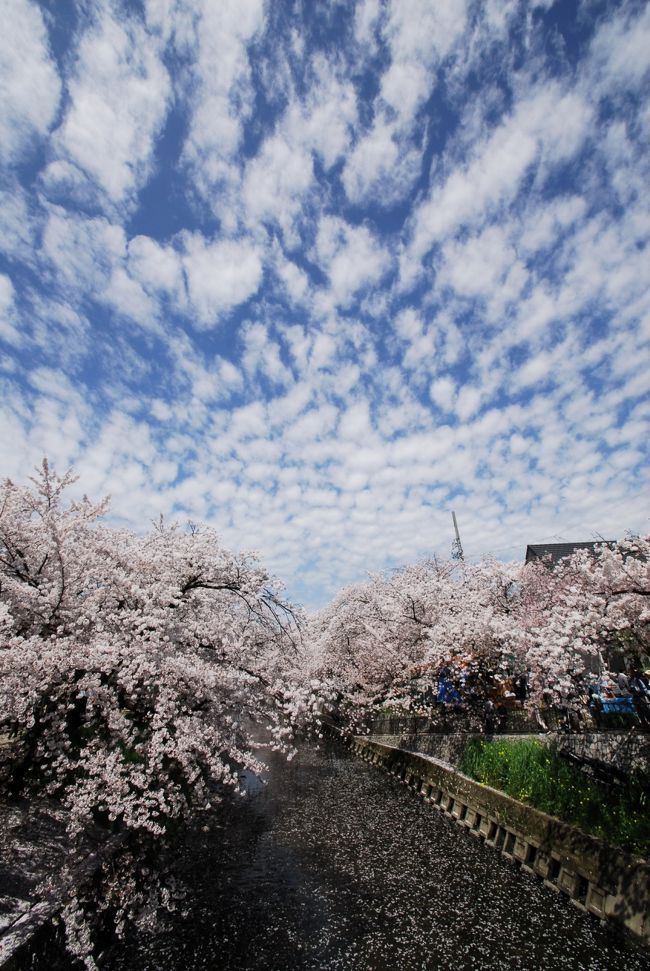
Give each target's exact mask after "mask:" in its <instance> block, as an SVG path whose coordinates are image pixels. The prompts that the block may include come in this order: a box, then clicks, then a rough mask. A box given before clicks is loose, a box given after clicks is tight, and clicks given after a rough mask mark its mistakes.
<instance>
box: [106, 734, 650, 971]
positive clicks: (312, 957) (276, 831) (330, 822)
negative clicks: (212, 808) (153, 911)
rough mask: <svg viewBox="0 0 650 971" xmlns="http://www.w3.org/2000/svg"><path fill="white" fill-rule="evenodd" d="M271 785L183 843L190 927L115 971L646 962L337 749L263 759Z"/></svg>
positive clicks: (139, 947) (179, 869)
mask: <svg viewBox="0 0 650 971" xmlns="http://www.w3.org/2000/svg"><path fill="white" fill-rule="evenodd" d="M268 761H270V771H269V774H268V782H267V785H266V786H260V785H259V783H256V782H255V781H252V782H251V785H250V793H249V797H248V798H247V799H246V800H245V801H244V802H243V804H242V802H239V803H238V804H237V805H235V806H233V807H232V809H229V810H228V811H227V816H226V818H225V819H224V818H219V817H215V819H214V823H213V826H212V827H211V828H210V829H209V831H208V832H205V831H204V829H203V828H202V827H198V828H197V829H196V830H194V831H193V832H191V833H190V834H188V837H187V838H186V840H185V841H184V843H183V845H182V846H181V847H179V848H178V851H177V853H176V856H175V859H174V860H173V861H172V862H173V869H174V870H175V872H176V873H177V874H178V875H179V876H180V877H181V879H183V880H184V881H185V883H186V884H187V888H188V899H187V901H186V910H187V913H186V914H185V916H181V915H179V916H175V917H172V918H171V919H169V920H168V922H167V923H166V924H165V925H164V927H163V928H162V929H161V930H159V931H158V932H156V933H155V934H153V935H147V934H144V933H141V934H140V935H139V936H138V937H137V938H135V939H132V940H130V941H128V942H127V943H126V944H125V945H124V946H122V947H120V948H119V949H114V950H113V951H112V952H111V953H110V954H108V955H106V961H105V965H106V966H107V967H110V968H111V969H112V971H113V969H115V971H136V969H137V971H154V969H155V971H160V969H162V968H165V969H166V971H193V969H210V971H214V969H242V971H243V969H246V971H249V969H250V971H252V969H259V971H262V969H264V971H292V969H305V971H306V969H314V971H315V969H331V971H335V969H337V971H338V969H341V971H343V969H354V971H396V969H400V971H411V969H413V971H415V969H418V971H422V969H434V968H450V969H452V968H453V969H459V971H462V969H479V968H480V969H500V968H504V969H505V968H508V969H509V968H526V969H528V968H535V969H548V971H551V969H553V971H555V969H562V968H566V969H571V971H580V969H594V971H595V969H599V971H606V969H607V971H615V969H617V968H621V969H623V968H625V969H626V971H636V969H642V968H643V969H647V968H648V967H649V966H650V962H649V961H648V956H647V954H644V953H642V952H641V951H640V950H638V949H637V948H635V947H633V946H631V945H629V944H628V943H626V942H623V941H622V940H618V939H617V938H616V937H615V936H614V933H613V932H612V930H611V929H609V928H605V927H602V926H601V925H600V924H599V923H598V921H597V920H596V919H595V918H593V917H591V916H589V915H587V914H584V913H582V912H580V911H578V910H576V909H575V908H574V907H572V906H571V904H570V903H569V902H568V901H567V900H566V898H565V897H563V896H561V895H559V894H554V893H553V892H552V891H550V890H548V889H546V888H545V887H543V886H541V885H540V884H539V883H538V881H537V880H536V879H535V878H534V877H532V876H530V875H528V874H526V873H523V872H521V871H519V870H516V869H515V868H514V867H513V866H512V864H510V863H509V862H508V861H506V860H505V859H503V858H501V857H500V856H498V855H497V854H495V853H494V852H493V851H492V850H491V849H489V848H488V847H485V846H484V845H483V844H482V843H481V842H479V841H478V840H476V839H474V838H473V837H471V836H469V835H466V834H465V833H464V832H463V831H462V830H460V829H459V827H458V826H457V825H456V824H455V823H453V822H452V821H450V820H449V819H447V818H445V817H444V816H443V815H442V814H440V813H437V812H435V811H434V810H432V808H431V807H430V806H429V805H427V804H424V803H422V802H421V801H419V800H418V799H416V798H414V796H413V795H412V794H411V793H410V792H408V791H407V790H406V789H405V787H403V786H401V785H400V784H399V783H398V782H397V781H396V780H395V779H393V778H391V777H389V776H386V775H385V774H383V773H379V772H378V771H377V770H376V769H374V768H372V767H370V766H368V765H366V764H365V763H364V762H362V761H359V760H358V759H356V758H355V757H354V756H353V755H352V754H350V753H349V752H348V751H347V750H345V749H344V748H343V747H342V746H338V745H335V744H334V743H328V744H327V745H326V746H324V747H323V748H321V749H320V750H317V749H315V748H313V747H308V746H305V747H303V748H301V750H300V751H299V753H298V755H297V756H296V758H295V759H294V760H293V761H292V762H290V763H288V762H286V761H285V760H284V759H282V757H281V756H277V755H271V756H270V758H269V759H268Z"/></svg>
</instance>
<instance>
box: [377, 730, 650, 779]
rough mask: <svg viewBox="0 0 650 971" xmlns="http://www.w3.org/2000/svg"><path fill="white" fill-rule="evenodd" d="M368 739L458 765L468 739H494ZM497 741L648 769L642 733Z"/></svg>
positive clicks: (419, 735) (421, 735)
mask: <svg viewBox="0 0 650 971" xmlns="http://www.w3.org/2000/svg"><path fill="white" fill-rule="evenodd" d="M369 737H370V738H372V739H374V740H375V741H378V742H383V743H384V744H385V745H393V746H395V747H396V748H403V749H407V750H408V751H410V752H422V753H423V754H424V755H433V756H434V757H435V758H438V759H442V760H443V761H444V762H450V763H451V764H452V765H459V764H460V760H461V758H462V755H463V751H464V749H465V745H466V744H467V742H468V741H469V740H470V739H481V740H485V738H486V737H488V738H491V737H493V736H485V735H472V734H468V733H465V732H456V733H453V734H448V735H443V734H440V733H437V732H436V733H429V732H402V733H393V734H378V733H375V734H373V735H372V736H369ZM494 738H495V739H496V740H498V741H502V740H507V741H512V742H520V741H523V740H524V739H535V740H536V741H539V742H542V744H543V745H552V744H553V745H556V746H557V748H558V749H559V750H560V751H564V752H570V753H571V754H572V755H577V756H581V757H582V758H589V759H598V760H599V761H601V762H604V763H606V764H607V765H611V766H614V767H615V768H617V769H621V770H622V771H623V772H632V771H635V770H643V771H646V772H647V771H649V770H650V735H649V734H647V733H644V732H593V733H585V734H580V735H577V734H576V735H573V734H571V735H568V734H564V733H556V732H548V733H545V734H539V735H533V734H530V735H522V734H516V735H495V736H494Z"/></svg>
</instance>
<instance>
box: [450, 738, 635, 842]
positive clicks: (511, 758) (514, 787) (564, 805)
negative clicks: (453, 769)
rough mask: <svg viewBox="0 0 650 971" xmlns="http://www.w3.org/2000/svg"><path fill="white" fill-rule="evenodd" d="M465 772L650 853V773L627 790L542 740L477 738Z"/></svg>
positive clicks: (469, 746) (470, 746)
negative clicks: (593, 774) (611, 784)
mask: <svg viewBox="0 0 650 971" xmlns="http://www.w3.org/2000/svg"><path fill="white" fill-rule="evenodd" d="M460 768H461V771H462V772H465V774H466V775H469V776H471V778H473V779H476V780H477V781H478V782H482V783H484V784H485V785H489V786H492V787H493V788H494V789H500V790H501V791H502V792H505V793H507V794H508V795H509V796H513V798H515V799H519V800H520V801H521V802H526V803H529V804H530V805H531V806H534V807H535V808H536V809H541V810H542V811H543V812H546V813H549V815H551V816H557V817H558V818H559V819H563V820H565V821H566V822H568V823H572V824H573V825H575V826H578V827H580V829H582V830H584V831H585V832H589V833H593V834H594V835H595V836H599V837H600V838H602V839H605V840H607V842H609V843H613V844H615V845H617V846H621V847H623V848H624V849H627V850H629V851H631V852H633V853H638V854H640V855H641V856H647V855H648V854H649V853H650V816H649V814H648V803H649V802H650V799H649V796H650V777H648V776H647V775H645V776H642V775H639V776H637V777H634V778H633V779H632V780H631V785H630V786H629V787H628V788H627V789H626V790H625V791H618V790H610V789H609V788H607V787H605V786H603V785H601V784H599V783H598V782H595V781H593V780H592V779H590V778H589V777H588V776H586V775H585V774H584V773H583V772H582V771H581V770H580V769H578V768H576V767H575V766H573V765H570V764H569V763H568V762H566V761H565V760H564V759H563V758H562V757H561V756H560V755H559V754H558V753H557V752H556V751H554V750H553V749H552V748H548V747H547V746H545V745H543V744H542V743H541V742H537V741H521V742H506V741H505V740H504V741H496V740H495V741H482V740H478V739H476V740H472V741H470V742H469V743H468V744H467V746H466V747H465V752H464V754H463V759H462V762H461V766H460Z"/></svg>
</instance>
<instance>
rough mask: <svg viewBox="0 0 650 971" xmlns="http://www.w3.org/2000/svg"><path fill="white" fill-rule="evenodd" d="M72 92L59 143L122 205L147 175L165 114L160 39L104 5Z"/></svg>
mask: <svg viewBox="0 0 650 971" xmlns="http://www.w3.org/2000/svg"><path fill="white" fill-rule="evenodd" d="M68 90H69V94H70V106H69V108H68V110H67V113H66V115H65V118H64V120H63V123H62V125H61V127H60V128H59V129H58V131H57V133H56V135H55V138H54V143H55V145H56V147H57V149H58V151H59V152H60V153H61V154H62V155H63V156H64V157H67V158H68V159H71V160H72V161H73V162H74V163H75V165H76V166H78V168H79V169H82V170H83V172H84V173H86V174H87V175H88V176H89V177H90V179H92V180H93V181H94V182H95V183H96V184H98V185H99V186H100V188H101V189H102V190H103V191H104V192H105V193H106V195H107V196H108V198H109V199H110V200H111V201H112V202H113V203H122V202H123V201H125V200H126V199H128V198H129V196H130V195H131V194H132V193H133V192H134V190H136V189H137V188H139V187H140V186H141V185H142V184H143V183H144V181H145V180H146V178H147V177H148V175H149V173H150V171H151V165H152V154H153V151H154V145H155V139H156V136H157V134H158V132H159V131H160V128H161V126H162V124H163V122H164V120H165V116H166V113H167V108H168V99H169V95H170V82H169V77H168V74H167V71H166V69H165V67H164V65H163V63H162V60H161V58H160V52H159V50H158V47H157V42H156V40H155V39H153V38H152V37H151V35H150V34H148V33H147V31H145V30H144V29H143V28H142V26H141V25H140V24H139V23H138V22H137V21H136V20H131V19H125V18H123V19H121V20H120V21H118V20H117V19H115V17H114V16H113V14H112V11H110V9H108V8H106V7H105V8H104V9H103V10H101V12H100V14H99V16H98V19H97V23H96V25H94V26H93V27H91V28H90V29H88V30H86V31H85V32H84V33H83V35H82V38H81V41H80V44H79V52H78V59H77V62H76V64H75V68H74V74H73V77H72V78H71V79H70V80H69V82H68ZM71 174H72V170H71V169H68V170H67V175H68V177H70V175H71Z"/></svg>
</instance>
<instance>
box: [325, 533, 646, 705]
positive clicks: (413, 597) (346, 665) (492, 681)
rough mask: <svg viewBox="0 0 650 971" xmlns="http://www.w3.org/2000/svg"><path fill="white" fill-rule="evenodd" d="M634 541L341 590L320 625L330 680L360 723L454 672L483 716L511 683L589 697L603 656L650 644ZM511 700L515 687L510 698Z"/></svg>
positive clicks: (642, 567)
mask: <svg viewBox="0 0 650 971" xmlns="http://www.w3.org/2000/svg"><path fill="white" fill-rule="evenodd" d="M648 547H649V544H648V540H647V539H646V540H642V539H638V538H636V539H631V540H626V541H623V542H621V543H618V544H615V545H614V546H613V547H612V546H607V545H603V546H602V547H599V548H598V549H597V551H596V553H595V555H594V553H589V552H587V551H580V552H577V553H576V554H574V555H573V556H571V557H568V558H566V559H565V560H563V561H561V563H560V564H559V565H556V566H555V568H554V569H550V568H549V567H548V566H546V565H540V564H537V565H528V566H525V565H523V564H517V563H511V564H506V563H501V562H499V561H497V560H494V559H491V558H487V559H485V560H483V561H481V562H479V563H475V564H467V563H458V561H455V562H449V563H441V562H439V561H435V560H433V561H423V562H422V563H420V564H415V565H413V566H408V567H404V568H402V569H400V570H396V571H393V572H392V573H391V574H378V575H375V576H372V577H370V578H369V580H368V581H367V582H366V583H363V584H355V585H353V586H351V587H348V588H346V589H344V590H342V591H341V592H340V593H339V594H338V595H337V597H336V598H335V599H334V600H333V601H332V603H331V604H329V605H328V606H327V607H326V608H324V609H323V610H322V611H321V612H320V613H319V614H318V615H316V616H315V617H314V618H313V619H312V621H311V623H310V629H309V630H310V637H311V639H312V640H313V641H314V642H315V643H316V644H317V645H318V650H319V652H320V657H321V659H322V667H321V673H322V674H323V675H324V676H325V677H327V678H329V679H331V681H332V683H333V684H334V685H335V686H336V688H337V690H338V692H339V694H340V696H342V697H343V698H344V699H345V701H346V703H347V705H348V708H349V709H350V710H351V711H353V712H355V713H356V714H357V715H358V716H365V715H366V714H367V713H369V712H377V711H378V710H379V709H380V708H381V706H382V705H384V704H385V703H386V702H387V701H391V702H392V703H394V704H396V705H398V706H400V707H401V708H405V709H410V710H414V709H413V704H412V701H413V699H414V698H419V699H425V700H426V701H427V702H428V703H429V707H430V702H431V700H432V698H435V693H436V688H437V685H438V684H439V679H440V678H441V676H444V677H445V678H446V679H448V680H449V681H450V682H451V683H452V684H453V685H455V686H456V687H458V688H462V697H463V701H464V702H465V703H466V704H467V703H468V702H469V703H470V706H471V705H473V706H474V708H475V709H476V711H477V712H478V713H479V714H480V713H481V709H482V707H483V708H484V706H485V705H486V704H487V703H489V702H490V701H491V700H492V699H493V698H499V696H503V694H504V693H505V689H506V688H512V687H513V682H514V681H515V680H517V679H518V680H519V683H520V684H521V683H523V681H524V680H525V682H526V693H527V697H526V701H525V703H526V706H527V707H529V708H530V709H535V708H538V707H539V706H540V705H541V704H542V702H544V703H548V701H549V699H551V700H552V701H555V702H559V701H560V700H562V699H564V698H566V697H567V696H568V695H571V694H575V693H576V692H578V691H580V690H582V689H583V688H584V686H585V682H586V681H587V680H589V678H590V677H591V676H592V671H593V668H594V660H595V659H596V660H598V659H600V662H599V663H600V665H601V667H605V666H606V662H607V655H608V652H610V653H611V651H612V650H616V651H617V652H618V653H619V655H621V656H623V657H624V658H625V659H626V663H627V664H628V665H629V666H635V665H638V664H639V663H640V660H641V659H642V658H643V657H646V656H647V652H648V647H649V640H650V638H649V633H648V630H649V628H648V619H649V616H650V607H649V603H648V599H649V596H650V578H649V576H648V570H649V563H650V555H649V554H650V549H649V548H648ZM508 693H510V692H508Z"/></svg>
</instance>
